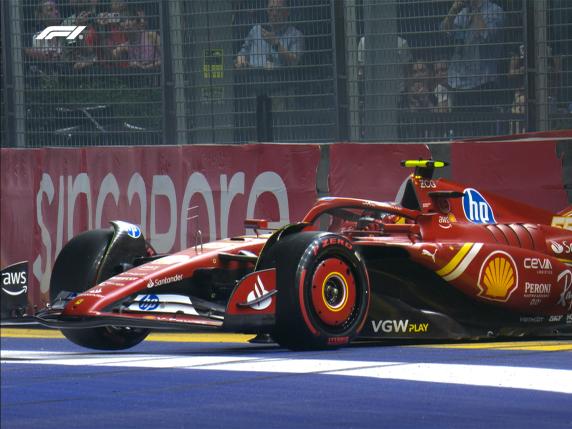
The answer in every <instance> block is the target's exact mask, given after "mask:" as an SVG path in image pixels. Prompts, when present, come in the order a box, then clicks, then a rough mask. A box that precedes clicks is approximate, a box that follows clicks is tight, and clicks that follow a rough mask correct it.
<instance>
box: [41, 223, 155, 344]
mask: <svg viewBox="0 0 572 429" xmlns="http://www.w3.org/2000/svg"><path fill="white" fill-rule="evenodd" d="M113 238H114V234H113V231H112V230H103V229H96V230H91V231H86V232H83V233H81V234H79V235H77V236H75V237H74V238H72V239H71V240H70V241H69V242H68V243H67V244H66V245H65V246H64V247H63V249H62V250H61V252H60V253H59V255H58V257H57V259H56V262H55V263H54V268H53V270H52V276H51V278H50V297H51V300H52V301H53V300H54V299H55V297H56V296H57V295H58V294H59V293H60V292H61V291H69V292H77V293H81V292H84V291H85V290H87V289H89V288H91V287H93V286H95V285H96V283H101V282H102V281H104V280H106V279H107V278H108V277H110V276H111V275H112V273H113V270H112V269H111V267H110V266H108V265H109V264H111V263H113V264H115V263H116V262H117V261H111V262H110V261H109V260H108V259H106V255H107V254H108V251H109V249H108V247H109V245H110V243H111V241H112V240H113ZM139 247H140V249H136V250H131V249H129V252H127V251H126V252H125V254H124V255H122V256H123V257H124V258H126V259H130V260H131V259H133V258H134V257H137V256H143V255H145V243H144V241H142V244H141V245H140V246H139ZM130 260H129V261H127V260H126V261H123V262H130ZM61 332H62V334H63V335H64V336H65V337H66V338H67V339H68V340H70V341H71V342H72V343H75V344H77V345H79V346H82V347H87V348H90V349H96V350H123V349H128V348H130V347H133V346H135V345H137V344H139V343H140V342H141V341H143V340H144V339H145V337H147V335H148V334H149V330H148V329H136V328H124V327H114V326H105V327H101V328H80V329H61Z"/></svg>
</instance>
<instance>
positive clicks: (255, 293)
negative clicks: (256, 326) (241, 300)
mask: <svg viewBox="0 0 572 429" xmlns="http://www.w3.org/2000/svg"><path fill="white" fill-rule="evenodd" d="M267 293H268V291H267V290H266V289H264V284H263V283H262V280H260V276H257V277H256V283H254V290H252V291H251V292H250V293H249V294H248V296H247V297H246V299H247V301H248V302H250V301H254V300H255V299H258V298H260V297H261V296H264V295H265V294H267ZM270 304H272V298H267V299H263V300H262V301H260V302H257V303H255V304H252V305H251V306H250V307H251V308H252V309H254V310H264V309H266V308H268V307H270Z"/></svg>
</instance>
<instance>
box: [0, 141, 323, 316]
mask: <svg viewBox="0 0 572 429" xmlns="http://www.w3.org/2000/svg"><path fill="white" fill-rule="evenodd" d="M319 159H320V150H319V147H318V146H312V145H268V146H264V145H249V146H224V147H223V146H160V147H141V148H140V147H113V148H101V147H97V148H81V149H74V148H69V149H53V148H50V149H28V150H25V149H24V150H18V149H2V182H1V203H2V204H1V212H0V215H1V219H2V222H1V235H2V241H1V249H0V265H1V266H2V267H6V266H8V265H11V264H14V263H16V262H19V261H29V285H30V288H29V292H28V299H29V302H30V303H32V304H35V305H38V306H41V305H43V304H45V302H46V301H47V297H48V288H49V275H50V273H51V267H52V266H53V263H54V261H55V258H56V256H57V254H58V253H59V251H60V250H61V248H62V246H63V245H64V244H65V243H66V242H67V241H68V240H69V239H70V238H71V237H73V236H74V235H76V234H78V233H79V232H81V231H84V230H86V229H91V228H102V227H103V228H107V227H108V225H109V224H108V222H109V221H110V220H113V219H122V220H126V221H130V222H132V223H135V224H138V225H140V226H141V227H142V230H143V232H144V234H145V236H146V237H147V238H148V239H149V240H150V241H151V243H152V244H153V245H154V246H155V247H156V249H157V250H158V251H159V252H169V251H177V250H179V249H181V248H184V247H188V246H190V245H192V244H194V231H195V223H194V221H188V220H187V217H188V216H189V213H188V212H187V208H188V207H191V206H197V209H196V210H195V211H193V213H192V214H198V215H199V228H200V229H201V230H202V232H203V237H204V240H205V241H211V240H214V239H216V238H220V237H226V236H229V235H237V234H242V233H244V232H245V230H244V227H243V222H244V219H245V218H246V217H255V218H256V217H258V218H261V217H262V218H266V219H269V220H271V221H273V225H282V224H287V223H289V222H294V221H297V220H299V219H301V218H302V216H303V214H304V213H305V212H306V210H307V208H308V207H309V206H310V205H311V204H312V203H313V202H314V201H315V199H316V184H315V180H316V170H317V167H318V162H319ZM271 225H272V224H271Z"/></svg>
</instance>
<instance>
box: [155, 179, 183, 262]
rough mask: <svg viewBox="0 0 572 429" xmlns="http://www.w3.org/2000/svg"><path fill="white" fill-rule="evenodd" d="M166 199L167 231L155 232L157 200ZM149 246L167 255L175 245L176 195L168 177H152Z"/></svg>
mask: <svg viewBox="0 0 572 429" xmlns="http://www.w3.org/2000/svg"><path fill="white" fill-rule="evenodd" d="M159 196H164V197H167V199H168V200H169V229H168V230H167V232H165V233H159V232H157V221H156V212H157V198H158V197H159ZM150 227H151V228H150V230H151V235H150V237H149V239H150V241H151V245H152V246H153V247H154V248H155V250H157V252H158V253H167V252H169V250H171V248H172V247H173V245H174V244H175V238H176V232H177V195H176V192H175V185H174V184H173V181H172V180H171V178H170V177H169V176H165V175H163V176H153V187H152V189H151V225H150Z"/></svg>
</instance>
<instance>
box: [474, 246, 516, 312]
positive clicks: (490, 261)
mask: <svg viewBox="0 0 572 429" xmlns="http://www.w3.org/2000/svg"><path fill="white" fill-rule="evenodd" d="M477 286H478V287H479V290H480V291H479V296H480V297H482V298H485V299H488V300H491V301H500V302H506V301H508V299H509V298H510V295H511V294H512V293H513V292H514V291H515V290H516V288H517V286H518V271H517V269H516V264H515V263H514V260H513V259H512V257H511V256H510V255H509V254H508V253H506V252H502V251H500V250H499V251H496V252H493V253H491V254H490V255H489V256H488V257H487V259H485V262H484V263H483V265H482V266H481V272H480V273H479V282H478V284H477Z"/></svg>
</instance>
